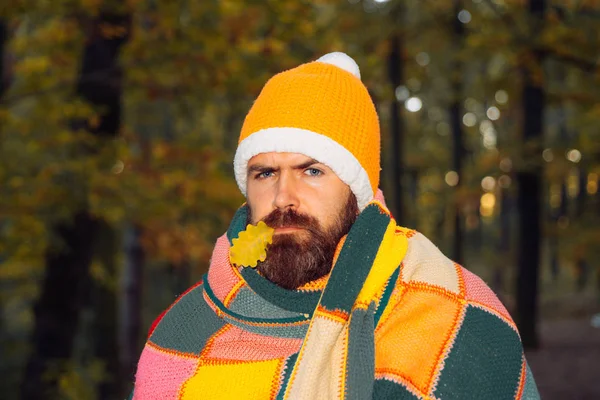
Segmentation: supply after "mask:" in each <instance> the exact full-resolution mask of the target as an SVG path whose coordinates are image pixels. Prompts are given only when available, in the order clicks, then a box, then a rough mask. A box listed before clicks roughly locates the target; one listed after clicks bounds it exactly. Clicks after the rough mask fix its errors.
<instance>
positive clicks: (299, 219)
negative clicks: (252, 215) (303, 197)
mask: <svg viewBox="0 0 600 400" xmlns="http://www.w3.org/2000/svg"><path fill="white" fill-rule="evenodd" d="M262 221H263V222H264V223H265V224H267V225H268V226H270V227H271V228H287V227H298V228H303V229H306V230H308V231H315V230H318V227H319V221H318V220H317V219H316V218H314V217H311V216H308V215H303V214H299V213H298V212H296V211H294V210H292V209H288V210H286V211H281V210H279V209H276V210H273V212H271V213H270V214H269V215H267V216H266V217H264V218H263V219H262Z"/></svg>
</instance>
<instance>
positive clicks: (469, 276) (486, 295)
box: [461, 268, 512, 321]
mask: <svg viewBox="0 0 600 400" xmlns="http://www.w3.org/2000/svg"><path fill="white" fill-rule="evenodd" d="M461 270H462V274H463V278H464V280H465V289H466V292H467V293H466V296H465V297H466V299H467V300H472V301H474V302H476V303H479V304H481V305H484V306H486V307H488V308H491V309H492V310H494V311H496V312H497V313H499V314H501V315H502V316H504V317H505V318H507V319H508V320H509V321H512V319H511V317H510V314H509V313H508V311H507V310H506V307H504V304H502V302H501V301H500V300H499V299H498V297H496V295H495V294H494V292H493V291H492V290H491V289H490V288H489V287H488V286H487V285H486V284H485V283H484V282H483V281H482V280H481V278H480V277H478V276H477V275H475V274H473V273H472V272H471V271H469V270H467V269H465V268H461Z"/></svg>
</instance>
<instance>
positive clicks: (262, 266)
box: [132, 53, 539, 400]
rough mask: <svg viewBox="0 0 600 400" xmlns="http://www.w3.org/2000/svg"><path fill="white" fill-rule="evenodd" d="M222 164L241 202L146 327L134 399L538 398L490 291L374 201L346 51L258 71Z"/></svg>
mask: <svg viewBox="0 0 600 400" xmlns="http://www.w3.org/2000/svg"><path fill="white" fill-rule="evenodd" d="M234 171H235V177H236V180H237V182H238V185H239V187H240V189H241V191H242V193H244V195H246V198H247V204H245V205H243V206H242V207H241V208H240V209H239V210H238V212H237V213H236V215H235V216H234V218H233V220H232V222H231V224H230V226H229V229H228V230H227V232H226V233H225V234H224V235H223V236H222V237H220V238H219V239H218V240H217V243H216V245H215V249H214V252H213V256H212V259H211V263H210V268H209V271H208V273H207V275H205V277H204V278H203V279H202V281H200V282H198V283H197V284H196V285H194V286H193V287H192V288H190V289H189V290H188V291H187V292H186V293H184V294H183V295H182V296H181V297H180V298H179V299H177V300H176V302H175V303H174V304H173V305H171V307H170V308H168V309H167V311H166V312H165V313H163V314H162V315H161V316H160V317H159V318H158V319H157V321H156V322H155V323H154V324H153V326H152V328H151V329H150V333H149V337H148V341H147V343H146V346H145V348H144V350H143V352H142V355H141V357H140V361H139V364H138V370H137V374H136V382H135V387H134V392H133V394H132V395H133V396H132V397H133V398H134V399H144V400H147V399H161V400H165V399H311V400H314V399H372V398H375V399H388V398H389V399H537V398H539V396H538V393H537V389H536V385H535V382H534V380H533V377H532V375H531V372H530V370H529V368H528V366H527V362H526V360H525V357H524V355H523V349H522V346H521V342H520V339H519V335H518V332H517V328H516V326H515V324H514V322H513V321H512V319H511V318H510V316H509V314H508V312H507V311H506V309H505V308H504V306H503V305H502V303H500V301H499V300H498V299H497V297H496V296H495V295H494V294H493V292H492V291H491V290H490V289H489V288H488V287H487V286H486V285H485V284H484V283H483V281H482V280H481V279H479V278H478V277H476V276H475V275H473V274H472V273H470V272H469V271H467V270H466V269H463V268H462V267H460V266H459V265H457V264H455V263H453V262H452V261H450V260H449V259H448V258H446V257H445V256H444V255H443V254H442V253H441V252H440V251H439V250H438V249H437V248H436V247H435V246H434V245H433V244H432V243H431V242H430V241H429V240H427V239H426V238H425V237H424V236H423V235H421V234H419V233H418V232H415V231H413V230H410V229H406V228H402V227H400V226H398V225H397V224H396V221H395V220H394V218H393V217H392V215H391V214H390V212H389V211H388V209H387V208H386V206H385V204H384V202H383V198H382V196H381V192H379V191H378V189H377V188H378V185H379V171H380V131H379V122H378V117H377V113H376V110H375V107H374V105H373V103H372V101H371V99H370V97H369V94H368V92H367V89H366V88H365V86H364V85H363V84H362V82H361V80H360V72H359V69H358V66H357V65H356V63H355V62H354V60H353V59H352V58H350V57H349V56H347V55H346V54H343V53H330V54H328V55H325V56H323V57H321V58H320V59H319V60H317V61H315V62H310V63H307V64H303V65H300V66H299V67H297V68H294V69H291V70H288V71H284V72H282V73H280V74H277V75H276V76H274V77H273V78H272V79H270V80H269V81H268V82H267V83H266V85H265V87H264V88H263V90H262V91H261V93H260V95H259V96H258V98H257V100H256V102H255V103H254V105H253V106H252V108H251V110H250V112H249V113H248V115H247V117H246V119H245V121H244V125H243V127H242V131H241V135H240V140H239V145H238V149H237V152H236V155H235V159H234ZM265 243H268V245H267V246H266V247H265ZM244 260H246V261H244Z"/></svg>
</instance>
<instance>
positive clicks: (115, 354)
mask: <svg viewBox="0 0 600 400" xmlns="http://www.w3.org/2000/svg"><path fill="white" fill-rule="evenodd" d="M118 240H119V238H118V235H117V233H116V231H115V230H114V229H113V228H112V227H111V226H109V225H108V224H106V223H105V222H100V223H99V226H98V231H97V238H96V249H95V252H94V253H95V254H96V259H97V261H98V262H99V263H100V264H101V265H102V268H103V269H104V276H105V279H104V280H103V281H101V282H97V281H95V280H93V281H92V288H91V295H92V307H93V309H94V315H95V318H94V320H93V322H92V327H93V329H92V332H94V333H96V335H95V337H94V340H93V344H94V355H95V356H96V358H97V359H99V360H102V361H103V363H104V369H105V372H106V379H105V380H103V381H102V382H101V383H100V385H99V387H98V398H100V399H117V398H122V397H123V396H124V394H123V393H122V387H123V386H124V383H125V381H124V380H123V379H121V376H120V374H119V343H118V335H117V327H118V325H117V320H118V318H117V311H118V296H117V293H118V292H117V287H116V284H115V283H116V281H117V276H118V273H117V271H118V268H117V262H116V256H117V254H119V251H118Z"/></svg>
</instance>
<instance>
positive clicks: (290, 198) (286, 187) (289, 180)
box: [273, 171, 300, 211]
mask: <svg viewBox="0 0 600 400" xmlns="http://www.w3.org/2000/svg"><path fill="white" fill-rule="evenodd" d="M286 172H287V171H286ZM286 172H284V173H282V174H281V176H280V178H279V179H278V181H277V189H276V193H275V198H274V199H273V206H274V207H275V208H278V209H279V210H281V211H285V210H287V209H289V208H291V209H294V210H295V209H297V208H298V206H299V205H300V201H299V197H298V188H297V185H296V182H295V181H294V178H293V177H292V176H290V175H291V174H288V173H286Z"/></svg>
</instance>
